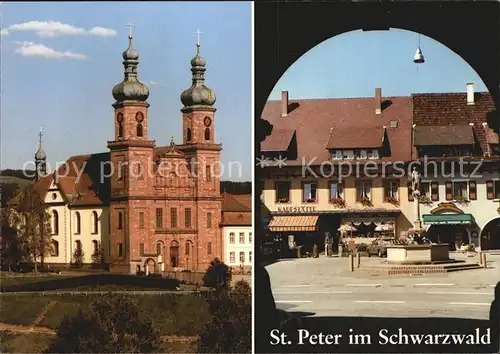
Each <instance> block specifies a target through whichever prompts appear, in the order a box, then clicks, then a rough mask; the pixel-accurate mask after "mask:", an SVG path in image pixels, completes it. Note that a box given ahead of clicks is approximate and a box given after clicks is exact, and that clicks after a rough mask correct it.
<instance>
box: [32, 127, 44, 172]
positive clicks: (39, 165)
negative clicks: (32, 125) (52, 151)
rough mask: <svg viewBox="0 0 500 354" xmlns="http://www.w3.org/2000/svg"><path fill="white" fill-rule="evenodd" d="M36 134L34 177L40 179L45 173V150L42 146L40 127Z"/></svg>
mask: <svg viewBox="0 0 500 354" xmlns="http://www.w3.org/2000/svg"><path fill="white" fill-rule="evenodd" d="M38 136H39V141H38V150H37V151H36V153H35V170H36V171H35V172H36V179H40V178H42V177H43V176H44V175H46V174H47V154H46V153H45V151H43V147H42V136H43V130H42V129H40V132H39V133H38Z"/></svg>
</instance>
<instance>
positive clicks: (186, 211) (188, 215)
mask: <svg viewBox="0 0 500 354" xmlns="http://www.w3.org/2000/svg"><path fill="white" fill-rule="evenodd" d="M184 218H185V223H184V225H185V226H186V227H191V208H186V209H184Z"/></svg>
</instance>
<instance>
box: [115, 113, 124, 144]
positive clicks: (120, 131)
mask: <svg viewBox="0 0 500 354" xmlns="http://www.w3.org/2000/svg"><path fill="white" fill-rule="evenodd" d="M116 120H117V122H118V137H119V138H122V137H123V113H119V114H118V117H117V118H116Z"/></svg>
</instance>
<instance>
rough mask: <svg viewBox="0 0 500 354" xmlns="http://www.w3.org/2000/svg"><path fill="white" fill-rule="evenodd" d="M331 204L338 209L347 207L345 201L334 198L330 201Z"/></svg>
mask: <svg viewBox="0 0 500 354" xmlns="http://www.w3.org/2000/svg"><path fill="white" fill-rule="evenodd" d="M330 202H331V203H332V204H333V205H334V206H336V207H338V208H345V205H346V204H345V200H344V199H342V198H332V199H330Z"/></svg>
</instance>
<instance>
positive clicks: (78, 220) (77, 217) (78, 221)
mask: <svg viewBox="0 0 500 354" xmlns="http://www.w3.org/2000/svg"><path fill="white" fill-rule="evenodd" d="M80 231H81V217H80V213H79V212H78V211H77V212H76V213H75V234H79V233H80Z"/></svg>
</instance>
